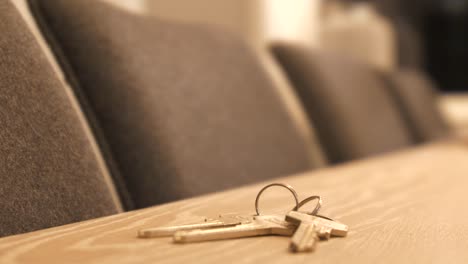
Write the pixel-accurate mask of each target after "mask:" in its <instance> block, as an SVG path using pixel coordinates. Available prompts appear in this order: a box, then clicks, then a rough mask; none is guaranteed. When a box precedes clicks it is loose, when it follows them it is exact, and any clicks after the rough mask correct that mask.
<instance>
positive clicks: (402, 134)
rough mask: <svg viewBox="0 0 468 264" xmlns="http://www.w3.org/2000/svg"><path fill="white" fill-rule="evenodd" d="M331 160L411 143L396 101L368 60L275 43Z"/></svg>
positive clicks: (357, 156)
mask: <svg viewBox="0 0 468 264" xmlns="http://www.w3.org/2000/svg"><path fill="white" fill-rule="evenodd" d="M272 50H273V53H274V54H275V56H276V58H277V59H278V61H279V62H280V64H281V65H282V66H283V68H284V70H285V71H286V72H287V74H288V76H289V78H290V80H291V82H292V83H293V84H294V86H295V88H296V91H297V94H298V95H299V97H300V98H301V100H302V102H303V104H304V106H305V108H306V110H307V112H308V114H309V118H310V119H311V122H312V123H314V124H315V128H316V130H317V134H318V136H319V138H320V141H321V143H322V146H323V148H324V149H325V152H326V153H327V156H328V159H329V160H330V161H331V162H343V161H348V160H352V159H358V158H363V157H367V156H370V155H374V154H379V153H384V152H388V151H393V150H396V149H399V148H402V147H406V146H410V145H412V144H413V141H412V138H411V134H410V131H409V129H408V128H407V127H406V124H405V122H404V119H403V118H402V116H401V114H400V112H399V109H398V105H397V104H396V102H395V101H394V100H393V98H392V96H391V93H390V92H389V91H388V89H387V87H386V83H385V81H384V80H383V78H381V76H380V75H379V74H377V72H374V71H373V69H372V68H371V66H370V65H367V64H364V63H361V62H358V61H356V60H353V59H351V58H348V57H346V56H343V55H339V54H333V53H325V52H313V51H311V50H310V49H308V48H305V47H301V46H295V45H293V44H282V43H278V44H275V45H274V46H273V48H272Z"/></svg>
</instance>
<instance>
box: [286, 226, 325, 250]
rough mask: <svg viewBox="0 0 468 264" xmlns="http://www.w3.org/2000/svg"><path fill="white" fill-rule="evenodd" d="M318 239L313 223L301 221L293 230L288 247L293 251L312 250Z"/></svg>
mask: <svg viewBox="0 0 468 264" xmlns="http://www.w3.org/2000/svg"><path fill="white" fill-rule="evenodd" d="M318 240H319V237H318V235H317V228H316V226H315V224H314V223H308V222H305V221H303V222H301V223H300V224H299V227H298V228H297V229H296V232H294V235H293V236H292V238H291V244H290V247H289V248H290V249H291V251H293V252H307V251H314V250H315V247H316V245H317V242H318Z"/></svg>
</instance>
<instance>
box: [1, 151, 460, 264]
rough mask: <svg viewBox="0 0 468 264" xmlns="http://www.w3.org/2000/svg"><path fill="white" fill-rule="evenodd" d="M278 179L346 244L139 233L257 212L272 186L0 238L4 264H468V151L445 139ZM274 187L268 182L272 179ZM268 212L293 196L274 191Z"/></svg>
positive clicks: (283, 205) (268, 199) (267, 201)
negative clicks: (344, 230)
mask: <svg viewBox="0 0 468 264" xmlns="http://www.w3.org/2000/svg"><path fill="white" fill-rule="evenodd" d="M271 182H283V183H288V184H291V185H292V186H293V187H294V188H295V189H296V190H297V192H298V194H299V195H300V198H305V197H306V196H308V195H313V194H318V195H322V196H323V199H324V205H323V207H322V211H321V214H324V215H327V216H330V217H333V218H335V219H337V220H339V221H341V222H343V223H346V224H348V225H349V228H350V231H349V233H348V236H347V237H346V238H333V239H331V240H330V241H324V242H320V243H319V245H318V247H317V249H316V251H315V252H313V253H302V254H292V253H290V252H289V251H288V245H289V238H287V237H254V238H243V239H235V240H225V241H215V242H203V243H196V244H183V245H179V244H173V243H172V240H171V239H170V238H162V239H138V238H137V237H136V235H137V231H138V230H139V229H141V228H148V227H157V226H166V225H173V224H182V223H193V222H197V221H200V220H203V219H204V217H205V216H216V215H217V214H226V213H232V212H237V213H244V214H254V212H255V211H254V199H255V196H256V194H257V192H258V191H259V189H260V188H261V187H263V186H264V185H265V184H266V183H261V184H257V185H252V186H247V187H243V188H239V189H235V190H229V191H225V192H220V193H216V194H210V195H207V196H202V197H198V198H193V199H189V200H184V201H179V202H175V203H170V204H165V205H161V206H157V207H153V208H149V209H144V210H139V211H134V212H129V213H124V214H120V215H115V216H110V217H104V218H100V219H95V220H91V221H86V222H81V223H76V224H71V225H67V226H62V227H57V228H52V229H47V230H41V231H37V232H33V233H28V234H22V235H17V236H12V237H6V238H2V239H0V263H112V264H118V263H468V144H466V145H465V144H461V143H460V142H458V143H457V142H444V143H436V144H431V145H427V146H422V147H418V148H414V149H411V150H407V151H402V152H399V153H394V154H389V155H385V156H381V157H378V158H373V159H369V160H365V161H357V162H352V163H349V164H345V165H341V166H338V167H333V168H329V169H323V170H319V171H315V172H311V173H305V174H302V175H296V176H290V177H285V178H282V179H275V180H272V181H271ZM268 183H269V182H268ZM260 205H261V206H262V210H263V211H265V212H267V211H268V212H270V211H279V212H281V211H282V212H285V211H287V210H288V209H291V207H292V205H293V199H292V198H291V197H289V196H288V192H287V191H286V190H282V189H279V188H278V189H273V188H272V189H269V190H268V191H266V192H265V196H264V197H262V200H261V201H260Z"/></svg>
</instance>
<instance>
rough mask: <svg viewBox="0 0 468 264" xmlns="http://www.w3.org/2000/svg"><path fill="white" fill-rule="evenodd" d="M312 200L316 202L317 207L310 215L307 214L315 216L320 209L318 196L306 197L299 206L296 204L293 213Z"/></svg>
mask: <svg viewBox="0 0 468 264" xmlns="http://www.w3.org/2000/svg"><path fill="white" fill-rule="evenodd" d="M313 200H318V202H317V206H315V209H314V210H313V211H312V212H311V213H309V214H310V215H317V213H318V212H319V210H320V208H322V197H321V196H319V195H314V196H310V197H307V198H306V199H304V200H302V201H301V202H300V203H299V204H297V205H296V207H294V208H293V209H292V210H293V211H297V210H299V209H300V208H301V207H302V206H304V205H305V204H307V203H308V202H310V201H313Z"/></svg>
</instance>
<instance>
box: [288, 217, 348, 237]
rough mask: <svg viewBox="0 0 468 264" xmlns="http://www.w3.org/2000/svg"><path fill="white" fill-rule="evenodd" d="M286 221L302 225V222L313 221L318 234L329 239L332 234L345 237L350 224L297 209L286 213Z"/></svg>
mask: <svg viewBox="0 0 468 264" xmlns="http://www.w3.org/2000/svg"><path fill="white" fill-rule="evenodd" d="M286 221H288V222H291V223H295V224H297V225H300V224H301V223H302V222H306V223H313V224H314V225H315V228H316V231H317V235H318V237H319V238H321V239H325V240H327V239H329V238H330V237H331V236H337V237H345V236H346V235H347V234H348V226H347V225H345V224H342V223H340V222H337V221H333V220H332V219H329V218H325V217H323V216H314V215H309V214H305V213H301V212H297V211H291V212H289V213H288V214H287V215H286Z"/></svg>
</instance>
